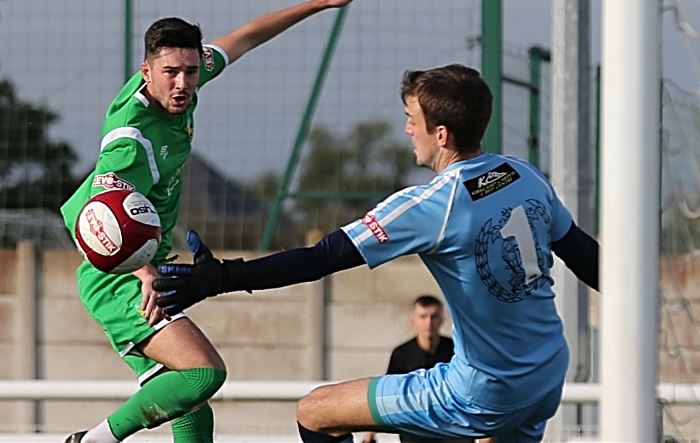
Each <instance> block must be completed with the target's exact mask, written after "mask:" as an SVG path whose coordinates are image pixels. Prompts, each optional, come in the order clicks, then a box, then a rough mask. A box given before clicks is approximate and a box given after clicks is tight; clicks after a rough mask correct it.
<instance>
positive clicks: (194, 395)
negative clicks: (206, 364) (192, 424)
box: [180, 368, 226, 407]
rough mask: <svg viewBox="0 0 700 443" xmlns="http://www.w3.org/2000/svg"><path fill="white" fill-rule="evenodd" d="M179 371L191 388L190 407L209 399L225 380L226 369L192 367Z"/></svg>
mask: <svg viewBox="0 0 700 443" xmlns="http://www.w3.org/2000/svg"><path fill="white" fill-rule="evenodd" d="M180 373H181V374H182V377H183V378H184V379H185V382H186V383H187V384H188V385H189V387H190V388H191V389H190V395H191V398H190V402H192V407H194V406H196V405H199V404H202V403H204V402H206V401H207V400H209V399H210V398H211V397H212V396H213V395H214V394H216V392H217V391H218V390H219V389H220V388H221V386H223V384H224V381H226V371H225V370H222V369H217V368H194V369H188V370H185V371H181V372H180Z"/></svg>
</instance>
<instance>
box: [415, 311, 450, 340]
mask: <svg viewBox="0 0 700 443" xmlns="http://www.w3.org/2000/svg"><path fill="white" fill-rule="evenodd" d="M444 321H445V317H444V316H443V315H442V307H441V306H437V305H433V306H421V305H418V304H417V305H415V306H413V317H411V324H412V325H413V327H414V328H416V332H418V335H420V336H422V337H425V338H430V337H435V336H437V335H438V334H439V333H440V326H442V323H443V322H444Z"/></svg>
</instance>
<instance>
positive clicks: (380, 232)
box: [362, 214, 389, 244]
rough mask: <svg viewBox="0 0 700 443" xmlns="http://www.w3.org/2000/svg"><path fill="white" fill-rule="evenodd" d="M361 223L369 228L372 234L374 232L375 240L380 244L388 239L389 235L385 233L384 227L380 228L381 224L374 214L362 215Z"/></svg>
mask: <svg viewBox="0 0 700 443" xmlns="http://www.w3.org/2000/svg"><path fill="white" fill-rule="evenodd" d="M362 224H363V225H365V226H367V227H368V228H369V230H370V231H371V232H372V234H374V236H375V237H377V240H378V241H379V243H380V244H381V243H386V242H388V241H389V236H388V235H386V232H385V231H384V228H382V225H380V224H379V222H378V221H377V218H376V217H375V216H374V215H369V214H367V215H365V216H364V217H362Z"/></svg>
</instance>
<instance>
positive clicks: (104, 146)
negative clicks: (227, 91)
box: [61, 45, 228, 264]
mask: <svg viewBox="0 0 700 443" xmlns="http://www.w3.org/2000/svg"><path fill="white" fill-rule="evenodd" d="M227 65H228V56H227V55H226V52H224V51H223V50H222V49H221V48H218V47H216V46H213V45H205V46H204V53H203V55H202V57H201V59H200V70H199V83H198V85H197V86H198V87H197V91H198V90H199V87H201V86H202V85H204V84H205V83H207V82H208V81H210V80H211V79H213V78H215V77H216V76H218V75H219V74H220V73H221V72H222V71H223V69H224V68H225V67H226V66H227ZM145 87H146V84H145V82H144V81H143V78H142V76H141V73H140V72H138V73H136V74H135V75H134V76H133V77H132V78H131V79H130V80H129V81H128V82H127V84H126V85H125V86H124V88H122V90H121V92H120V93H119V95H117V97H116V98H115V99H114V101H113V102H112V104H111V105H110V107H109V109H108V110H107V116H106V117H105V122H104V127H103V129H102V142H101V146H100V155H99V158H98V159H97V164H96V166H95V169H94V170H93V171H92V173H91V174H90V175H89V176H88V177H87V179H86V180H85V181H84V182H83V183H82V184H81V185H80V187H79V188H78V190H77V191H76V192H75V193H74V194H73V195H72V196H71V197H70V198H69V199H68V201H67V202H66V203H65V204H64V205H63V206H62V207H61V213H62V215H63V220H64V222H65V224H66V226H67V227H68V229H69V230H70V232H71V235H72V236H73V238H74V239H75V224H76V221H77V217H78V213H79V212H80V210H81V209H82V207H83V205H85V202H87V200H88V199H89V198H90V197H91V196H93V195H95V194H98V193H100V192H103V191H106V190H110V189H129V190H135V191H138V192H140V193H141V194H143V195H145V196H146V197H147V198H148V199H149V200H150V201H151V203H153V205H154V206H155V208H156V210H157V211H158V215H159V216H160V223H161V229H162V237H161V243H160V246H159V248H158V251H157V252H156V254H155V255H154V257H153V260H152V262H153V263H156V264H157V263H160V262H162V261H163V260H164V259H165V258H166V256H167V255H168V254H169V253H170V251H171V249H172V235H173V228H174V227H175V224H176V222H177V217H178V213H179V210H180V193H181V191H182V178H183V170H184V167H185V162H186V160H187V158H188V157H189V155H190V151H191V150H192V136H193V135H194V115H193V114H194V110H195V108H196V106H197V100H198V98H197V91H195V93H194V95H193V97H192V102H191V104H190V106H189V108H188V109H187V111H186V112H185V113H183V114H181V115H170V114H167V113H165V112H163V111H161V110H159V109H156V108H155V107H153V106H150V103H149V102H148V99H147V98H146V97H145V96H144V95H143V92H142V91H143V89H144V88H145Z"/></svg>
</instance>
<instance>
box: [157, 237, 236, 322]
mask: <svg viewBox="0 0 700 443" xmlns="http://www.w3.org/2000/svg"><path fill="white" fill-rule="evenodd" d="M187 245H188V246H189V248H190V251H192V254H193V255H194V264H192V265H189V264H165V265H160V267H159V268H158V270H159V272H160V274H161V278H158V279H156V280H155V281H154V282H153V288H154V289H155V290H156V291H160V292H165V294H164V295H163V296H161V297H159V298H158V300H156V303H157V305H158V306H160V307H162V308H164V309H165V313H166V314H168V315H173V314H176V313H178V312H181V311H183V310H185V309H187V308H189V307H190V306H192V305H194V304H195V303H198V302H200V301H202V300H204V299H205V298H207V297H213V296H215V295H218V294H221V293H223V292H230V291H235V290H243V289H246V286H247V278H246V277H247V275H246V269H245V262H244V261H243V259H237V260H224V261H223V262H222V261H221V260H219V259H217V258H214V255H213V254H212V253H211V251H210V250H209V248H208V247H207V246H206V245H205V244H204V243H202V241H201V240H200V238H199V235H197V233H196V232H194V231H190V232H188V233H187Z"/></svg>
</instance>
